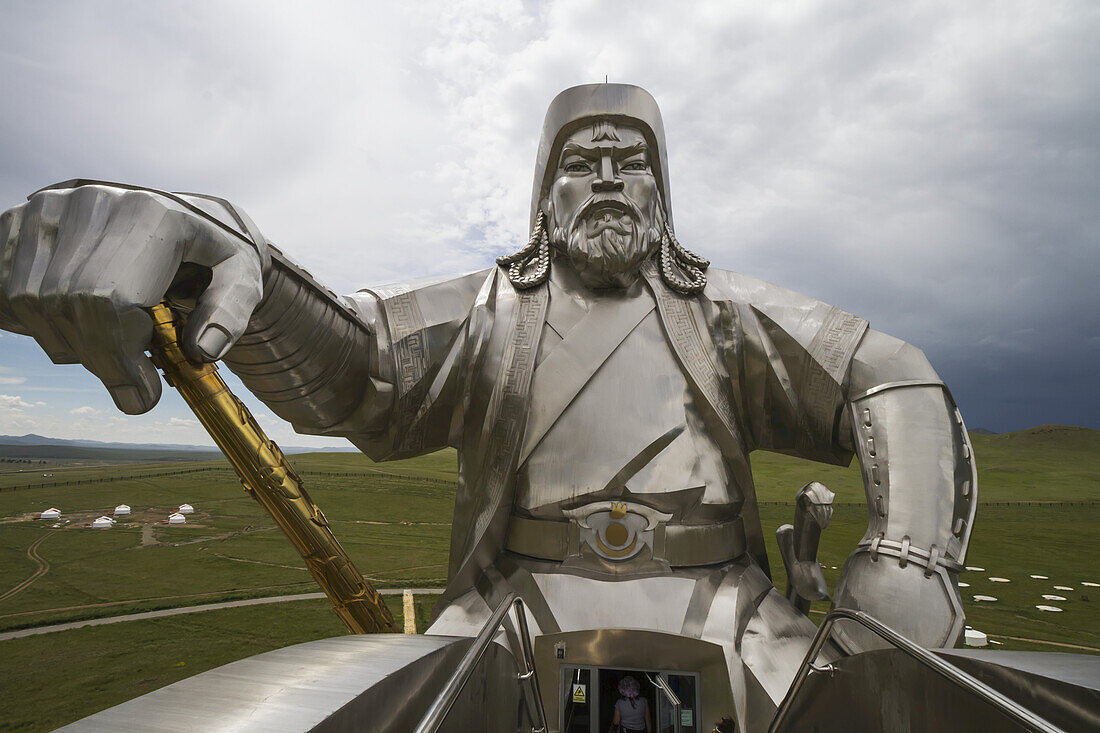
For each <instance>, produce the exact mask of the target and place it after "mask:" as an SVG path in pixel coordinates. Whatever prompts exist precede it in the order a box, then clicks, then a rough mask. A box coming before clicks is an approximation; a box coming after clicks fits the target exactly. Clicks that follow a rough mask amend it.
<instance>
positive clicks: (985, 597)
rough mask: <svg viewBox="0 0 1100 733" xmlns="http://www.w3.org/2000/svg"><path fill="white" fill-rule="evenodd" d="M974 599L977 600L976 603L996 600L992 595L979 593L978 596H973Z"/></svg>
mask: <svg viewBox="0 0 1100 733" xmlns="http://www.w3.org/2000/svg"><path fill="white" fill-rule="evenodd" d="M974 600H975V601H977V602H978V603H981V602H983V601H989V602H992V601H995V600H997V599H996V598H994V597H993V596H980V595H979V596H974Z"/></svg>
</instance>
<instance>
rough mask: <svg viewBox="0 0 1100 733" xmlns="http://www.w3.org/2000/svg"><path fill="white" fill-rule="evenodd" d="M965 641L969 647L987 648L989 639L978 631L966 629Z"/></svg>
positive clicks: (964, 633)
mask: <svg viewBox="0 0 1100 733" xmlns="http://www.w3.org/2000/svg"><path fill="white" fill-rule="evenodd" d="M963 640H964V642H965V643H966V645H967V646H987V645H988V644H989V637H988V636H987V635H986V634H983V633H982V632H981V631H978V630H977V629H966V630H965V631H964V632H963Z"/></svg>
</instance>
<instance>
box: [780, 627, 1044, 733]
mask: <svg viewBox="0 0 1100 733" xmlns="http://www.w3.org/2000/svg"><path fill="white" fill-rule="evenodd" d="M844 619H847V620H849V621H855V622H857V623H859V624H862V625H863V626H864V627H865V628H867V629H868V630H870V631H871V632H873V633H875V634H877V635H878V636H879V637H880V638H882V639H883V640H884V641H887V642H889V643H890V644H893V645H894V646H895V647H897V648H898V649H901V650H902V651H903V652H905V653H907V654H908V655H909V656H911V657H913V658H914V659H916V660H917V661H918V662H920V663H921V664H923V665H924V666H926V667H928V668H930V669H932V670H933V671H934V672H937V673H939V674H940V675H942V676H943V677H946V678H947V679H948V680H949V681H951V682H953V683H954V684H956V685H958V686H959V687H962V688H964V689H966V690H967V691H968V692H971V693H973V694H975V695H977V696H978V697H980V698H982V699H983V700H985V701H986V702H987V703H989V704H990V705H992V706H993V707H995V708H997V709H998V710H1000V711H1001V712H1002V713H1004V714H1005V715H1007V716H1008V717H1010V718H1012V719H1013V720H1015V721H1016V722H1017V723H1019V724H1021V725H1023V726H1025V727H1027V728H1030V729H1031V730H1034V731H1040V732H1041V733H1065V732H1064V731H1063V730H1062V729H1061V728H1059V727H1058V726H1056V725H1054V724H1052V723H1050V722H1049V721H1047V720H1045V719H1044V718H1041V717H1039V716H1038V715H1036V714H1035V713H1033V712H1031V711H1030V710H1028V709H1027V708H1025V707H1023V706H1022V705H1020V704H1019V703H1017V702H1016V701H1014V700H1012V699H1011V698H1009V697H1006V696H1005V695H1003V694H1001V693H1000V692H997V691H996V690H994V689H993V688H992V687H990V686H989V685H987V684H985V683H984V682H982V681H981V680H978V679H977V678H975V677H973V676H972V675H969V674H967V673H966V672H964V671H962V670H961V669H959V668H958V667H956V666H955V665H954V664H951V663H950V662H948V661H945V660H944V659H941V658H940V657H938V656H936V655H935V654H933V653H932V652H930V651H928V650H927V649H925V648H924V647H922V646H920V645H919V644H917V643H915V642H913V641H910V640H909V639H907V638H905V637H904V636H902V635H901V634H899V633H898V632H896V631H894V630H893V629H891V628H890V627H889V626H887V625H886V624H884V623H882V622H881V621H879V620H878V619H876V618H874V617H873V616H870V615H868V614H866V613H864V612H863V611H854V610H851V609H847V608H837V609H834V610H832V611H830V612H829V613H828V614H827V615H826V616H825V620H824V621H822V622H821V628H819V629H818V630H817V634H816V635H814V638H813V641H812V642H810V649H809V651H807V652H806V658H805V659H803V660H802V664H801V666H799V668H798V673H797V674H796V675H795V677H794V681H793V682H791V686H790V689H788V690H787V694H786V696H785V697H784V698H783V702H781V703H780V704H779V709H778V710H777V711H776V713H775V718H773V719H772V723H771V725H770V726H768V733H774V732H775V731H777V730H778V729H779V725H780V724H781V723H782V722H783V720H784V718H786V716H787V713H788V712H789V711H790V709H791V705H792V704H793V702H794V699H795V698H796V697H797V696H798V693H799V691H801V689H802V685H803V684H804V683H805V681H806V678H807V677H809V676H810V673H811V672H823V671H825V670H826V669H830V668H831V665H830V666H829V667H826V668H821V667H816V666H814V660H815V659H817V656H818V654H820V653H821V649H822V648H823V647H824V646H825V642H827V641H828V640H829V636H830V634H831V632H832V630H833V625H834V624H835V623H836V622H837V621H840V620H844Z"/></svg>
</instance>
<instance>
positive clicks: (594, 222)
mask: <svg viewBox="0 0 1100 733" xmlns="http://www.w3.org/2000/svg"><path fill="white" fill-rule="evenodd" d="M643 221H645V218H644V216H643V214H642V210H641V208H640V207H639V206H638V205H637V204H636V203H635V202H634V201H633V200H632V199H630V198H629V197H627V196H623V195H615V194H607V193H595V194H592V195H591V196H589V197H588V198H587V199H585V200H584V201H583V202H582V203H581V205H580V206H578V207H577V209H576V211H575V212H574V214H573V220H572V221H571V222H570V226H569V229H570V230H573V231H575V230H576V229H577V228H578V227H580V226H582V225H583V224H585V223H587V234H588V236H590V237H597V236H599V235H600V234H601V233H603V232H604V231H605V230H607V229H611V230H612V231H614V232H615V233H617V234H621V235H623V236H628V235H630V234H633V233H634V228H635V226H637V225H638V224H640V223H642V222H643Z"/></svg>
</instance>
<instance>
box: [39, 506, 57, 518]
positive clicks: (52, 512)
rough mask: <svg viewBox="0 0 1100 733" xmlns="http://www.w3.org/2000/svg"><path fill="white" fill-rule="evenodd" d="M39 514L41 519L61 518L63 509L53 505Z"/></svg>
mask: <svg viewBox="0 0 1100 733" xmlns="http://www.w3.org/2000/svg"><path fill="white" fill-rule="evenodd" d="M38 516H39V518H40V519H61V510H60V509H57V508H55V507H51V508H49V509H47V510H46V511H44V512H42V513H41V514H40V515H38Z"/></svg>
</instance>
